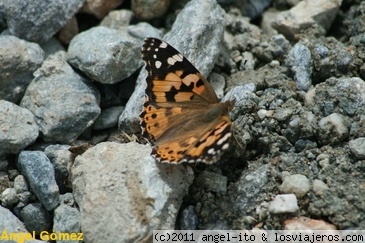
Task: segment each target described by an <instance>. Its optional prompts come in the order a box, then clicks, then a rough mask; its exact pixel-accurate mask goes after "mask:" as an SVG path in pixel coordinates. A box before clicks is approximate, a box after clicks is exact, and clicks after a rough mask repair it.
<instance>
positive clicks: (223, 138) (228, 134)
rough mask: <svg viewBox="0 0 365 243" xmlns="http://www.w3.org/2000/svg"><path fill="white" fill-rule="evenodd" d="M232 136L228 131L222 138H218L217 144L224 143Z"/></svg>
mask: <svg viewBox="0 0 365 243" xmlns="http://www.w3.org/2000/svg"><path fill="white" fill-rule="evenodd" d="M230 136H231V133H230V132H229V133H227V134H226V135H224V137H222V138H221V139H219V140H218V142H217V145H221V144H222V143H224V142H225V141H227V139H228V138H229V137H230Z"/></svg>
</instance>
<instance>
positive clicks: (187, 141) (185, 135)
mask: <svg viewBox="0 0 365 243" xmlns="http://www.w3.org/2000/svg"><path fill="white" fill-rule="evenodd" d="M142 55H143V60H144V61H145V63H146V70H147V72H148V75H147V79H146V80H147V88H146V95H145V103H144V106H143V111H142V113H141V115H140V118H141V127H142V135H143V136H145V137H147V138H149V139H150V141H151V142H152V143H154V144H155V147H154V148H153V149H152V153H151V155H152V156H154V157H155V158H156V159H157V160H159V161H161V162H167V163H174V164H176V163H182V162H190V163H195V162H204V163H207V164H212V163H214V162H216V161H217V160H218V159H219V158H220V155H221V154H222V151H224V150H227V149H228V147H229V142H230V138H231V136H232V133H231V120H230V118H229V116H228V112H229V111H230V110H232V108H233V106H234V101H226V102H222V103H220V102H219V100H218V98H217V95H216V94H215V92H214V90H213V88H212V86H211V85H210V84H209V83H208V81H207V80H206V79H205V78H204V77H203V76H202V74H200V73H199V71H198V70H197V69H196V68H195V67H194V66H193V65H192V64H191V63H190V62H189V61H188V60H187V59H186V58H185V57H184V56H183V55H182V54H181V53H179V52H178V51H177V50H175V49H174V48H173V47H172V46H170V45H169V44H167V43H166V42H164V41H161V40H159V39H155V38H147V39H145V41H144V44H143V50H142Z"/></svg>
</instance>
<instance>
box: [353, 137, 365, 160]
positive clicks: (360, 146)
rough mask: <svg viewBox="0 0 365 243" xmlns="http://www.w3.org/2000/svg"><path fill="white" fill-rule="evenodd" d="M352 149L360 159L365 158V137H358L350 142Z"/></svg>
mask: <svg viewBox="0 0 365 243" xmlns="http://www.w3.org/2000/svg"><path fill="white" fill-rule="evenodd" d="M349 147H350V151H351V153H352V154H353V155H355V157H356V158H358V159H365V138H356V139H354V140H351V141H350V142H349Z"/></svg>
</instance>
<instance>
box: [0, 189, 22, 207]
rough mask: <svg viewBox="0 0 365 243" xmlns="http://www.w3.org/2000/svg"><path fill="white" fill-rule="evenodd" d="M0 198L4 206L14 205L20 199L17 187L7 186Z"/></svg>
mask: <svg viewBox="0 0 365 243" xmlns="http://www.w3.org/2000/svg"><path fill="white" fill-rule="evenodd" d="M0 199H1V205H2V206H4V207H12V206H13V205H14V204H16V203H18V201H19V198H18V195H17V194H16V190H15V188H6V189H5V190H4V191H3V192H2V193H1V196H0Z"/></svg>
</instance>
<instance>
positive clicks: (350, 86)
mask: <svg viewBox="0 0 365 243" xmlns="http://www.w3.org/2000/svg"><path fill="white" fill-rule="evenodd" d="M364 93H365V81H364V80H362V79H360V78H357V77H354V78H348V77H343V78H329V79H327V80H326V81H325V82H324V83H320V84H318V85H316V87H315V88H314V89H313V90H310V91H309V92H307V94H306V97H305V98H306V100H305V101H306V106H307V107H309V108H311V109H312V110H313V112H314V113H315V114H321V115H325V116H328V115H330V114H331V113H340V114H343V115H347V116H351V117H352V116H354V115H363V114H365V96H364V95H363V94H364ZM327 104H331V108H330V109H331V111H332V112H331V113H329V114H327V113H326V110H328V108H326V107H327V106H326V105H327Z"/></svg>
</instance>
